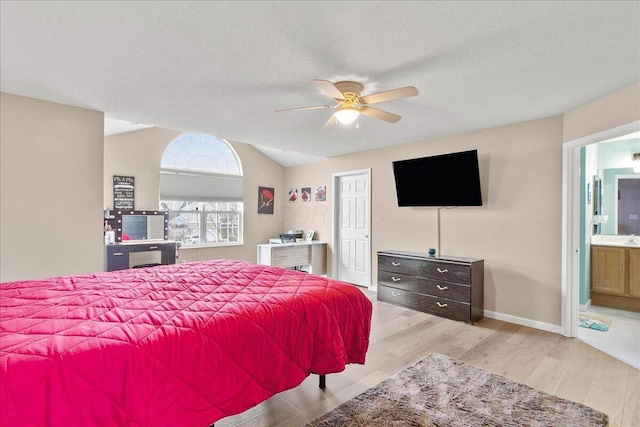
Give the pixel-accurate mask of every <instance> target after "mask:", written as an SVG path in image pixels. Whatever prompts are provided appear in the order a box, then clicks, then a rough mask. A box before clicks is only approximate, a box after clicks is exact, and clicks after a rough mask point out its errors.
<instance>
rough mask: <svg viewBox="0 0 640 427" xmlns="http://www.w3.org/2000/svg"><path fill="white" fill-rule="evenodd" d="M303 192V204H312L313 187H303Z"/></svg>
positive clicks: (301, 197)
mask: <svg viewBox="0 0 640 427" xmlns="http://www.w3.org/2000/svg"><path fill="white" fill-rule="evenodd" d="M300 191H301V193H302V194H301V195H300V200H302V201H303V202H310V201H311V187H302V189H301V190H300Z"/></svg>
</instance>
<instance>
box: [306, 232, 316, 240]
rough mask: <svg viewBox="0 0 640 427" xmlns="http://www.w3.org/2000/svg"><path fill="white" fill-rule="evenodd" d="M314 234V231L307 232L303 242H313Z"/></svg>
mask: <svg viewBox="0 0 640 427" xmlns="http://www.w3.org/2000/svg"><path fill="white" fill-rule="evenodd" d="M315 233H316V232H315V231H314V230H309V231H307V236H306V239H305V240H307V241H310V240H313V235H314V234H315Z"/></svg>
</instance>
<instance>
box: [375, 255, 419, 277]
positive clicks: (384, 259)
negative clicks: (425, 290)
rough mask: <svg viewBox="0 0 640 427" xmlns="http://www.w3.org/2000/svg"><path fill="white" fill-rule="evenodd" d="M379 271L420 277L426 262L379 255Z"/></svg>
mask: <svg viewBox="0 0 640 427" xmlns="http://www.w3.org/2000/svg"><path fill="white" fill-rule="evenodd" d="M378 270H384V271H389V272H391V273H403V274H406V275H414V276H420V271H421V270H424V261H421V260H418V259H408V258H397V257H392V256H386V255H378Z"/></svg>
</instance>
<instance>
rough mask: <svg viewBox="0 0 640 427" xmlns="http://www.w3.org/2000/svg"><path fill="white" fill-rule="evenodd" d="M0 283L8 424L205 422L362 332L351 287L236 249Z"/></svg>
mask: <svg viewBox="0 0 640 427" xmlns="http://www.w3.org/2000/svg"><path fill="white" fill-rule="evenodd" d="M0 286H1V287H0V425H2V426H3V427H10V426H21V427H28V426H51V427H56V426H64V427H73V426H83V427H86V426H135V427H142V426H154V427H158V426H172V427H176V426H189V427H192V426H203V427H206V426H208V425H210V424H212V423H214V422H216V421H218V420H220V419H221V418H224V417H226V416H229V415H233V414H237V413H240V412H243V411H245V410H247V409H249V408H251V407H253V406H255V405H257V404H258V403H260V402H262V401H264V400H266V399H268V398H269V397H271V396H273V395H274V394H276V393H278V392H280V391H283V390H287V389H290V388H293V387H296V386H297V385H299V384H300V383H301V382H302V381H303V380H304V379H305V378H306V377H307V376H308V375H310V374H312V373H313V374H319V375H326V374H331V373H337V372H341V371H343V370H344V369H345V366H346V365H347V364H349V363H359V364H363V363H364V362H365V355H366V352H367V348H368V345H369V331H370V325H371V312H372V304H371V302H370V301H369V299H368V298H367V297H366V296H365V295H364V294H363V293H362V292H361V291H360V290H359V289H358V288H357V287H355V286H353V285H349V284H346V283H343V282H339V281H336V280H332V279H329V278H326V277H321V276H315V275H312V274H306V273H303V272H299V271H293V270H285V269H282V268H279V267H270V266H264V265H255V264H250V263H247V262H243V261H234V260H218V261H204V262H196V263H185V264H179V265H164V266H158V267H153V268H141V269H131V270H122V271H115V272H109V273H96V274H91V275H81V276H69V277H56V278H51V279H45V280H31V281H19V282H8V283H2V284H1V285H0Z"/></svg>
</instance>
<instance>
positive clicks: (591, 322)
mask: <svg viewBox="0 0 640 427" xmlns="http://www.w3.org/2000/svg"><path fill="white" fill-rule="evenodd" d="M578 326H580V327H581V328H587V329H593V330H594V331H601V332H607V331H608V330H609V327H610V326H611V319H607V318H606V317H599V316H594V315H592V314H586V313H580V320H579V321H578Z"/></svg>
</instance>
